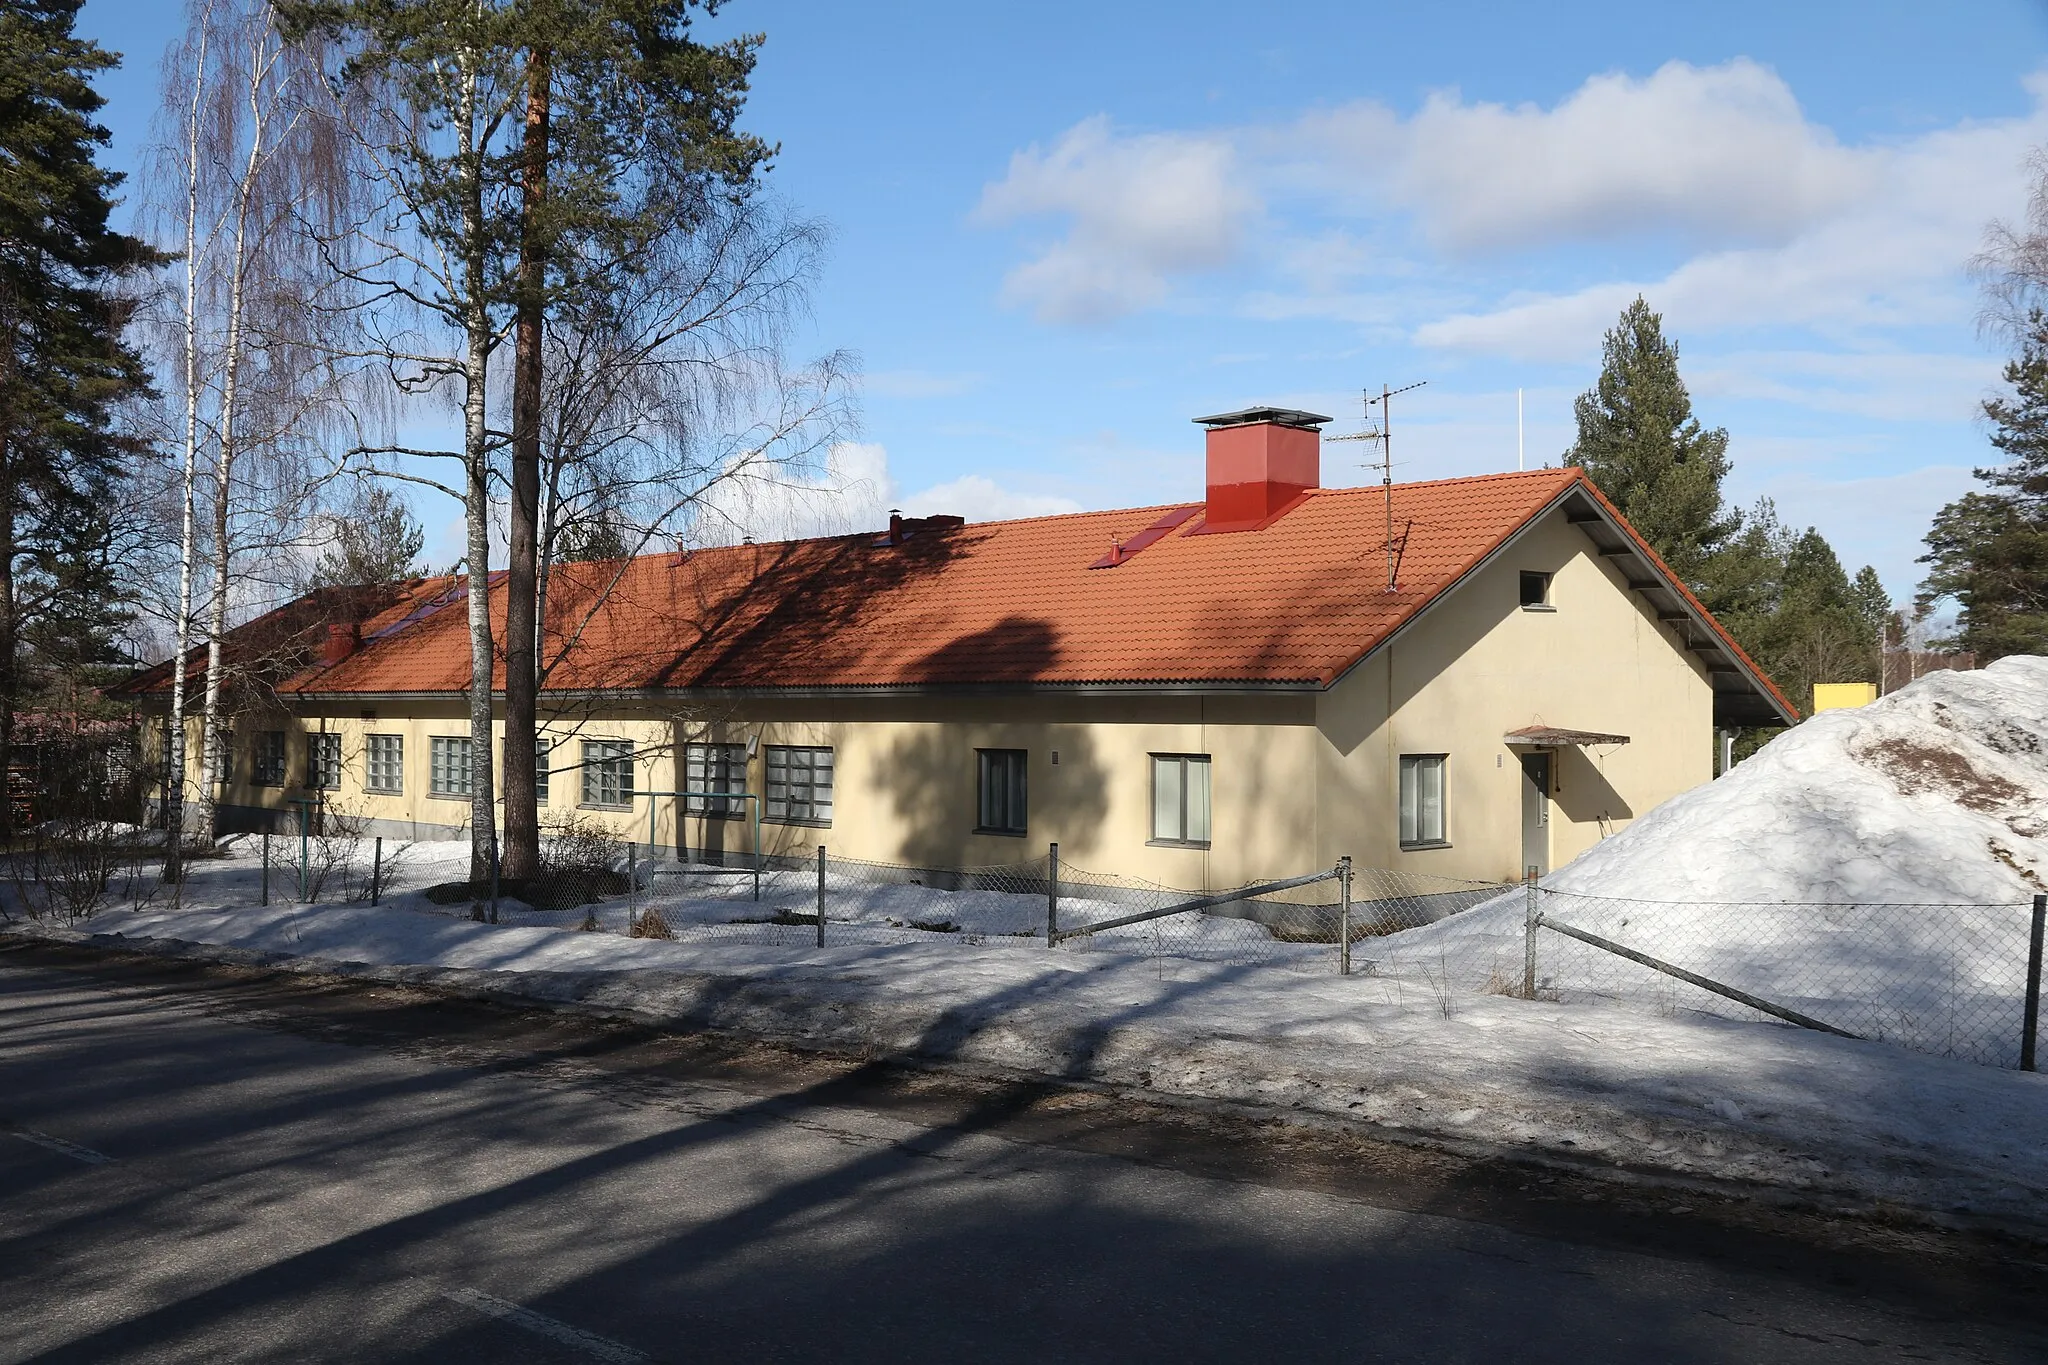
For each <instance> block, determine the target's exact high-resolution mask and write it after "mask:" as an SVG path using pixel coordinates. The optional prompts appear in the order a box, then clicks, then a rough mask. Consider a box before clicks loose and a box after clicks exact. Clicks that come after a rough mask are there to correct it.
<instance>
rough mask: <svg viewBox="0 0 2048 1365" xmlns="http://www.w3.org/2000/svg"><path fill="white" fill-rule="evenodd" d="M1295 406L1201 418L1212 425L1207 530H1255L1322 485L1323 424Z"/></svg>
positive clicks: (1205, 529) (1205, 523)
mask: <svg viewBox="0 0 2048 1365" xmlns="http://www.w3.org/2000/svg"><path fill="white" fill-rule="evenodd" d="M1329 420H1330V419H1329V418H1327V417H1324V416H1321V415H1319V414H1317V413H1313V412H1301V411H1298V410H1296V409H1294V408H1245V409H1244V410H1243V411H1241V412H1224V413H1218V414H1217V415H1216V416H1214V417H1197V418H1196V419H1195V421H1196V422H1197V423H1199V424H1200V425H1202V426H1205V427H1207V428H1208V429H1209V498H1208V515H1207V517H1206V518H1205V519H1204V521H1203V524H1202V530H1204V531H1211V532H1213V531H1256V530H1259V529H1260V528H1262V527H1265V526H1270V525H1272V524H1273V523H1274V522H1275V521H1278V520H1279V519H1280V517H1281V515H1282V514H1284V513H1285V512H1287V511H1288V510H1290V509H1291V508H1292V507H1293V506H1294V505H1295V504H1296V503H1297V502H1299V501H1301V499H1302V497H1303V496H1304V495H1305V494H1306V493H1307V492H1308V490H1309V489H1311V488H1316V487H1319V486H1321V483H1322V477H1321V471H1322V446H1323V437H1322V425H1323V423H1325V422H1327V421H1329Z"/></svg>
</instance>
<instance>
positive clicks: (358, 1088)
mask: <svg viewBox="0 0 2048 1365" xmlns="http://www.w3.org/2000/svg"><path fill="white" fill-rule="evenodd" d="M0 1359H5V1360H10V1361H13V1360H51V1361H59V1360H62V1361H74V1360H75V1361H129V1360H150V1361H185V1360H193V1361H200V1360H203V1361H239V1360H279V1361H326V1360H350V1361H355V1360H399V1361H412V1360H418V1361H436V1362H440V1361H449V1362H454V1361H492V1362H517V1361H562V1362H589V1361H622V1362H623V1361H642V1360H659V1361H755V1360H762V1361H781V1360H791V1361H795V1360H804V1361H818V1360H825V1361H852V1360H891V1361H896V1360H901V1361H925V1360H932V1361H949V1362H950V1361H1013V1360H1014V1361H1096V1360H1101V1361H1145V1360H1172V1361H1188V1360H1285V1361H1296V1360H1303V1361H1312V1360H1345V1361H1360V1360H1371V1361H1378V1360H1388V1361H1483V1362H1487V1365H1502V1363H1503V1362H1541V1361H1560V1362H1573V1363H1574V1365H1583V1363H1585V1362H1603V1361H1630V1362H1635V1361H1688V1362H1689V1361H1701V1362H1705V1361H1728V1362H1735V1361H1741V1362H1765V1361H1773V1362H1775V1361H1799V1362H1807V1361H1851V1360H1853V1361H1891V1360H1915V1361H1925V1360H1944V1361H1946V1360H1958V1361H2014V1362H2019V1361H2028V1362H2041V1361H2048V1274H2044V1273H2043V1272H2042V1269H2041V1268H2040V1265H2039V1264H2038V1263H2037V1262H2036V1261H2035V1260H2034V1259H2033V1258H2032V1257H2031V1255H2030V1253H2026V1252H2024V1251H2018V1250H2015V1249H2012V1248H2009V1247H2002V1246H2000V1245H1998V1244H1996V1243H1993V1242H1988V1241H1985V1240H1982V1239H1972V1238H1966V1237H1954V1236H1945V1235H1933V1234H1923V1233H1916V1232H1912V1231H1899V1230H1885V1229H1882V1228H1874V1227H1871V1226H1868V1225H1861V1224H1859V1225H1853V1226H1851V1225H1843V1224H1840V1223H1838V1222H1835V1221H1832V1220H1828V1219H1825V1218H1819V1217H1814V1216H1810V1215H1805V1214H1799V1213H1796V1212H1777V1213H1774V1212H1770V1211H1761V1212H1760V1211H1757V1210H1755V1209H1753V1208H1751V1207H1749V1206H1747V1205H1744V1204H1742V1203H1739V1202H1737V1201H1733V1200H1729V1199H1724V1198H1720V1197H1718V1196H1716V1195H1715V1194H1714V1193H1713V1192H1712V1191H1704V1192H1693V1193H1688V1194H1674V1193H1673V1192H1671V1191H1669V1190H1660V1191H1640V1190H1638V1191H1627V1190H1624V1191H1618V1192H1617V1191H1613V1190H1612V1188H1611V1186H1610V1185H1608V1184H1606V1183H1603V1182H1597V1181H1594V1180H1590V1179H1586V1178H1583V1177H1579V1176H1574V1175H1572V1174H1569V1173H1566V1174H1562V1175H1559V1174H1550V1175H1544V1174H1538V1173H1532V1172H1531V1171H1530V1170H1528V1169H1527V1168H1526V1167H1520V1166H1511V1165H1508V1164H1505V1163H1498V1162H1488V1161H1486V1160H1470V1159H1460V1158H1452V1157H1446V1156H1443V1155H1440V1154H1434V1153H1427V1152H1420V1151H1416V1150H1414V1149H1411V1148H1403V1147H1399V1146H1393V1145H1389V1144H1386V1143H1382V1142H1378V1141H1376V1140H1372V1139H1369V1138H1360V1137H1357V1136H1355V1135H1347V1134H1341V1133H1331V1132H1327V1131H1323V1130H1305V1129H1302V1128H1301V1127H1300V1126H1299V1125H1286V1124H1277V1123H1258V1122H1253V1121H1248V1120H1244V1119H1241V1118H1233V1117H1229V1116H1216V1115H1198V1114H1190V1113H1185V1112H1176V1111H1170V1110H1162V1109H1156V1108H1152V1107H1149V1106H1145V1105H1142V1104H1137V1103H1133V1102H1131V1101H1128V1100H1124V1099H1119V1098H1117V1097H1113V1096H1102V1095H1094V1094H1089V1093H1082V1092H1074V1091H1070V1090H1060V1089H1054V1088H1050V1087H1044V1086H1039V1085H1022V1084H1014V1083H1001V1082H996V1081H987V1080H972V1079H968V1078H961V1077H948V1076H932V1075H923V1074H918V1073H906V1072H902V1071H897V1070H892V1069H889V1068H884V1067H881V1066H877V1065H872V1064H866V1065H864V1064H861V1063H858V1062H848V1061H839V1060H833V1059H826V1058H815V1057H807V1056H804V1055H801V1054H790V1053H784V1052H780V1051H777V1050H775V1049H770V1048H765V1047H758V1046H749V1045H746V1044H743V1043H736V1042H732V1041H728V1040H717V1039H703V1038H695V1039H693V1038H676V1037H670V1036H666V1035H661V1034H656V1033H651V1032H648V1031H644V1030H637V1029H631V1028H626V1027H620V1026H604V1025H599V1024H594V1023H590V1022H587V1021H580V1020H574V1019H565V1018H562V1017H560V1016H547V1015H539V1014H522V1013H520V1012H517V1011H512V1010H503V1009H495V1008H492V1007H488V1006H483V1005H477V1004H472V1003H463V1002H448V1001H445V1000H440V999H437V998H434V997H430V996H427V995H424V994H422V993H418V992H410V991H401V990H393V989H389V988H378V987H365V986H361V985H344V984H338V983H320V982H308V981H305V980H301V979H291V978H278V977H271V976H268V975H265V974H261V973H253V972H246V971H233V970H227V969H219V968H200V967H196V966H192V965H189V964H177V963H157V962H138V961H133V960H122V959H113V960H109V959H104V958H94V957H91V956H89V955H88V954H86V953H84V952H83V951H82V950H57V949H50V948H45V947H34V948H24V947H22V946H20V945H7V946H0Z"/></svg>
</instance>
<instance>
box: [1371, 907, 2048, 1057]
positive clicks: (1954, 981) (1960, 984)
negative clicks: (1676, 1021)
mask: <svg viewBox="0 0 2048 1365" xmlns="http://www.w3.org/2000/svg"><path fill="white" fill-rule="evenodd" d="M1472 909H1473V911H1474V913H1470V914H1465V915H1460V916H1459V917H1458V918H1457V919H1456V920H1454V921H1451V922H1448V923H1444V924H1440V925H1436V926H1433V927H1430V928H1427V929H1423V930H1420V931H1418V932H1415V933H1404V934H1398V935H1395V936H1393V937H1392V938H1389V939H1387V940H1385V941H1384V943H1383V948H1384V951H1383V952H1382V953H1380V954H1379V956H1378V958H1377V960H1374V961H1372V962H1369V963H1368V964H1366V965H1367V968H1368V970H1370V971H1372V972H1374V973H1376V974H1378V975H1382V976H1391V977H1405V978H1410V979H1419V980H1422V981H1425V982H1430V983H1436V982H1441V983H1443V984H1444V985H1445V986H1446V987H1447V988H1448V989H1452V990H1456V991H1460V992H1471V991H1487V992H1492V993H1494V994H1500V995H1522V994H1524V993H1527V992H1529V991H1530V989H1531V988H1532V987H1533V993H1534V994H1535V995H1536V996H1538V997H1539V998H1542V999H1549V1000H1558V1001H1563V1002H1566V1003H1587V1002H1602V1001H1604V1002H1615V1003H1620V1004H1624V1005H1628V1006H1631V1007H1635V1008H1642V1009H1648V1010H1651V1011H1654V1012H1657V1013H1661V1014H1665V1015H1676V1014H1679V1013H1682V1012H1689V1013H1698V1014H1709V1015H1716V1016H1720V1017H1724V1018H1732V1019H1751V1020H1756V1019H1772V1020H1777V1021H1781V1022H1787V1023H1796V1024H1799V1025H1801V1026H1804V1027H1809V1028H1814V1027H1818V1028H1822V1029H1824V1030H1826V1031H1829V1032H1836V1033H1842V1034H1847V1035H1850V1036H1853V1037H1858V1038H1866V1039H1870V1040H1873V1041H1882V1042H1889V1043H1895V1044H1897V1045H1899V1046H1902V1047H1906V1048H1910V1049H1912V1050H1914V1051H1916V1052H1925V1053H1931V1054H1933V1055H1935V1056H1941V1057H1953V1058H1958V1059H1961V1060H1965V1061H1972V1062H1979V1063H1983V1064H1985V1065H1990V1066H2004V1067H2011V1066H2016V1065H2019V1064H2020V1063H2021V1060H2022V1056H2021V1054H2022V1050H2023V1039H2024V1037H2025V1036H2026V1035H2027V1034H2028V1032H2029V1030H2028V1022H2029V1021H2028V1016H2027V998H2028V993H2029V982H2030V980H2032V981H2036V982H2038V971H2039V968H2038V952H2039V950H2038V947H2037V946H2036V945H2035V943H2034V941H2033V934H2034V929H2033V926H2034V921H2035V912H2034V907H2033V906H2032V905H2031V904H2029V903H2027V902H2022V901H2015V902H2013V903H2010V904H2003V905H1953V904H1947V905H1899V904H1867V903H1864V904H1812V905H1799V904H1783V903H1747V904H1743V903H1727V904H1723V903H1706V902H1697V901H1653V900H1641V899H1619V898H1612V897H1603V896H1589V895H1579V894H1575V893H1572V892H1566V891H1555V890H1551V889H1550V888H1547V887H1540V886H1539V887H1534V888H1529V887H1513V888H1501V889H1500V890H1499V891H1498V892H1497V893H1496V894H1495V895H1493V896H1491V897H1489V898H1487V899H1486V900H1484V901H1482V902H1481V903H1480V904H1479V905H1477V906H1474V907H1472ZM2034 989H2035V990H2036V991H2037V992H2038V984H2036V985H2035V986H2034Z"/></svg>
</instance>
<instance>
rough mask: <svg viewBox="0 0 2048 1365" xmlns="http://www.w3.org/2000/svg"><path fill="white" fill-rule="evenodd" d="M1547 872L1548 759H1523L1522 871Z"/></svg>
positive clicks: (1537, 756)
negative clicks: (1532, 869)
mask: <svg viewBox="0 0 2048 1365" xmlns="http://www.w3.org/2000/svg"><path fill="white" fill-rule="evenodd" d="M1532 867H1533V868H1535V869H1536V875H1537V876H1539V877H1540V876H1542V875H1543V874H1544V873H1546V872H1548V871H1550V755H1549V754H1548V753H1535V754H1523V755H1522V870H1523V872H1524V873H1526V872H1527V871H1528V869H1530V868H1532Z"/></svg>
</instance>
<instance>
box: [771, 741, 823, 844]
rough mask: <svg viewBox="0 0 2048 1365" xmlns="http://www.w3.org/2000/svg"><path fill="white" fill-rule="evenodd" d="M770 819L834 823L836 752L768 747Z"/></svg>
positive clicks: (780, 746)
mask: <svg viewBox="0 0 2048 1365" xmlns="http://www.w3.org/2000/svg"><path fill="white" fill-rule="evenodd" d="M766 818H767V819H770V820H774V821H777V822H779V823H781V824H785V825H829V824H831V823H832V751H831V750H830V749H823V748H811V747H806V746H802V745H795V744H771V745H769V746H768V811H767V816H766Z"/></svg>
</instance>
